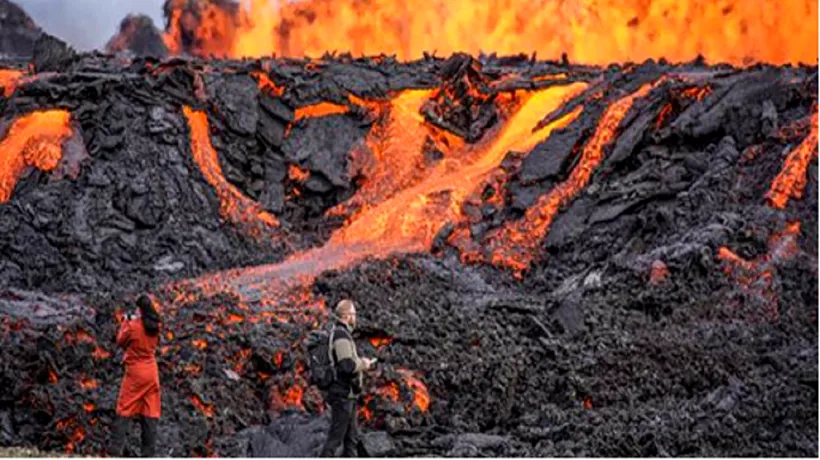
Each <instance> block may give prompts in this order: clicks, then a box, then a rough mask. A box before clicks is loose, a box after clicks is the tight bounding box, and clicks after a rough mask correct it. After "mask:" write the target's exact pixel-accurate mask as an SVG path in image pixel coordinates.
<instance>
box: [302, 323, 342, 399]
mask: <svg viewBox="0 0 820 460" xmlns="http://www.w3.org/2000/svg"><path fill="white" fill-rule="evenodd" d="M335 332H336V327H335V325H333V324H331V325H330V328H322V329H319V330H318V331H313V332H311V333H310V336H309V337H308V342H307V351H308V357H309V360H310V362H309V371H310V375H309V377H308V383H310V384H311V385H315V386H316V387H317V388H319V389H320V390H323V391H324V390H327V389H328V388H330V385H331V384H332V383H333V382H334V381H335V380H336V366H335V365H334V363H333V355H332V350H333V348H332V346H331V344H332V343H333V336H334V334H335Z"/></svg>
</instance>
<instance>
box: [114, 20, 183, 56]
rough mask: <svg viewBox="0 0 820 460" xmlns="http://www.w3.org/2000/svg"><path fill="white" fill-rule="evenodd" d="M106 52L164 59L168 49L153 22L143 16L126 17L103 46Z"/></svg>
mask: <svg viewBox="0 0 820 460" xmlns="http://www.w3.org/2000/svg"><path fill="white" fill-rule="evenodd" d="M105 50H106V52H109V53H119V52H122V51H125V50H129V51H131V52H132V53H134V54H135V55H136V56H139V57H155V58H164V57H166V56H167V55H168V48H167V47H166V46H165V43H164V42H163V41H162V32H161V31H160V30H159V29H157V27H156V26H155V25H154V20H153V19H151V18H150V17H148V16H146V15H144V14H138V15H137V14H131V15H128V16H127V17H126V18H125V19H123V20H122V22H121V23H120V30H119V31H118V32H117V33H116V34H115V35H114V36H113V37H111V39H110V40H109V41H108V43H107V44H106V45H105Z"/></svg>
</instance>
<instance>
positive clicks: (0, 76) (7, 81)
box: [0, 69, 23, 99]
mask: <svg viewBox="0 0 820 460" xmlns="http://www.w3.org/2000/svg"><path fill="white" fill-rule="evenodd" d="M22 78H23V71H21V70H9V69H0V88H3V97H5V98H7V99H8V98H9V97H11V95H12V94H14V90H15V89H17V82H18V81H20V79H22Z"/></svg>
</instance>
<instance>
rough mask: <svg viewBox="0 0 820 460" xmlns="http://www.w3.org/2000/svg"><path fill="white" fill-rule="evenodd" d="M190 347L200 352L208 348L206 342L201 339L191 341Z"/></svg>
mask: <svg viewBox="0 0 820 460" xmlns="http://www.w3.org/2000/svg"><path fill="white" fill-rule="evenodd" d="M191 345H193V346H195V347H196V348H199V349H200V350H204V349H206V348H208V342H207V341H206V340H202V339H194V340H191Z"/></svg>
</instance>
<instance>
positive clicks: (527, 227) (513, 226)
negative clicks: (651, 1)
mask: <svg viewBox="0 0 820 460" xmlns="http://www.w3.org/2000/svg"><path fill="white" fill-rule="evenodd" d="M654 86H655V85H654V84H649V83H648V84H645V85H644V86H642V87H641V88H640V89H638V90H637V91H635V92H634V93H632V94H630V95H628V96H626V97H624V98H622V99H619V100H618V101H616V102H615V103H613V104H612V105H610V106H609V107H608V108H607V110H606V112H604V115H603V117H602V118H601V121H600V123H599V124H598V128H597V129H596V130H595V134H593V136H592V138H591V139H590V140H589V141H588V142H587V144H586V145H585V146H584V150H583V153H582V154H581V159H580V161H579V162H578V165H577V166H576V167H575V169H573V171H572V173H571V174H570V176H569V177H568V178H567V180H566V181H564V182H563V183H561V184H559V185H558V186H556V187H555V188H554V189H553V190H552V191H550V192H549V193H548V194H546V195H543V196H541V197H540V198H538V201H537V202H536V203H535V204H534V205H533V206H532V207H531V208H529V209H527V212H526V215H525V217H524V218H523V219H521V220H518V221H514V222H510V223H508V224H507V225H506V226H504V227H503V228H502V229H501V231H498V232H496V234H495V235H493V236H492V237H491V239H490V241H489V243H490V248H491V251H492V262H493V264H495V265H496V266H502V267H508V268H511V269H512V270H513V271H514V272H515V273H516V274H517V275H519V276H520V274H521V272H522V271H524V270H526V269H527V268H529V265H530V263H531V262H532V259H533V257H534V256H535V254H536V251H535V249H536V247H537V246H538V244H539V242H540V241H541V238H542V237H543V236H544V235H545V234H546V232H547V231H549V228H550V226H551V225H552V220H553V219H554V218H555V216H556V215H557V214H558V211H559V210H560V208H561V206H563V205H565V204H566V203H568V202H569V201H570V200H571V199H572V198H573V197H574V196H575V195H576V194H577V193H578V192H580V191H581V190H582V189H583V188H584V187H585V186H586V185H587V183H589V180H590V179H591V177H592V173H593V171H595V168H597V167H598V165H599V164H600V163H601V161H602V160H603V158H604V152H603V149H604V147H605V146H606V145H608V144H609V143H610V142H612V139H614V138H615V134H616V130H617V129H618V125H619V124H620V123H621V120H622V119H623V118H624V116H625V115H626V113H627V112H628V111H629V109H630V108H632V104H633V103H634V102H635V99H637V98H641V97H644V96H646V95H647V94H648V93H649V91H650V90H651V89H652V88H654Z"/></svg>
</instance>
